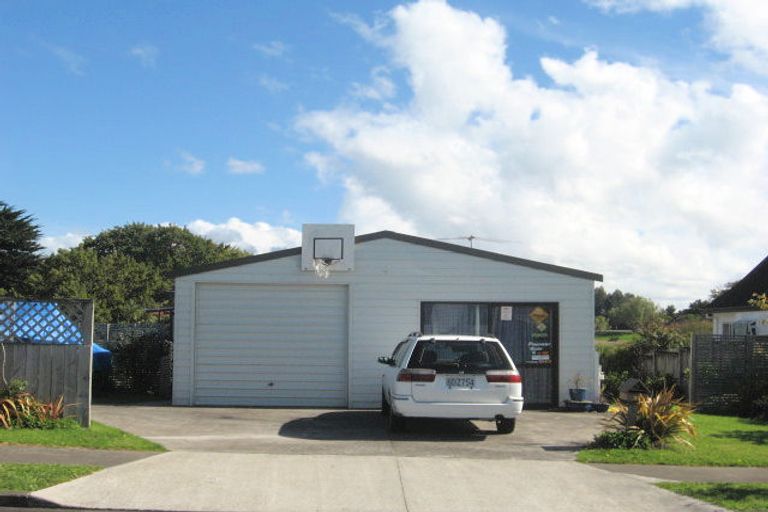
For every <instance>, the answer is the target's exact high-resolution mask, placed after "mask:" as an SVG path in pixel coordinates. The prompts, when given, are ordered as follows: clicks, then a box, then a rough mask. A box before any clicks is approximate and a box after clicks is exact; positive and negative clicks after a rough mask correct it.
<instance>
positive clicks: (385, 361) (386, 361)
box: [377, 356, 395, 366]
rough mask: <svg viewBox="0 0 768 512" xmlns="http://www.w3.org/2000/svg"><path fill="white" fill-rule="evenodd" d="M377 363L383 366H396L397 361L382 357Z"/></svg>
mask: <svg viewBox="0 0 768 512" xmlns="http://www.w3.org/2000/svg"><path fill="white" fill-rule="evenodd" d="M377 361H378V362H379V363H381V364H385V365H387V366H395V360H394V359H393V358H391V357H388V356H381V357H379V358H378V359H377Z"/></svg>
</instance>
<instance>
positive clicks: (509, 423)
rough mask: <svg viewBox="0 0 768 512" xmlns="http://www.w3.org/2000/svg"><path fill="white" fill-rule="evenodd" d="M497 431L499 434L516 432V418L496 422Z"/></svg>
mask: <svg viewBox="0 0 768 512" xmlns="http://www.w3.org/2000/svg"><path fill="white" fill-rule="evenodd" d="M496 431H497V432H498V433H499V434H511V433H512V432H514V431H515V418H501V419H498V420H496Z"/></svg>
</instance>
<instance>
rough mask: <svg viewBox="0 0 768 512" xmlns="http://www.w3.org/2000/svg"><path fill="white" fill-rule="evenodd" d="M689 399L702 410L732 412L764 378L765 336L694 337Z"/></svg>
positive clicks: (766, 366)
mask: <svg viewBox="0 0 768 512" xmlns="http://www.w3.org/2000/svg"><path fill="white" fill-rule="evenodd" d="M692 348H693V353H692V355H691V361H692V369H691V378H692V387H693V390H692V393H691V399H692V401H693V402H695V403H697V404H699V408H700V409H701V410H704V411H710V412H722V413H732V412H734V411H735V410H736V408H737V407H738V405H739V402H740V398H741V396H742V395H743V394H745V393H748V390H749V389H750V388H751V387H754V386H755V385H756V384H758V383H759V382H760V381H761V379H762V381H765V379H766V378H768V336H725V335H698V336H694V338H693V343H692Z"/></svg>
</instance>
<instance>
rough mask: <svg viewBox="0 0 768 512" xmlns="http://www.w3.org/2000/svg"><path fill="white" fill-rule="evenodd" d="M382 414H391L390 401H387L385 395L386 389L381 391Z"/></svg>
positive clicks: (385, 415)
mask: <svg viewBox="0 0 768 512" xmlns="http://www.w3.org/2000/svg"><path fill="white" fill-rule="evenodd" d="M381 415H382V416H384V417H385V418H386V417H387V416H389V402H387V398H386V397H385V396H384V390H382V391H381Z"/></svg>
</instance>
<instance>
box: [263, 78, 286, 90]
mask: <svg viewBox="0 0 768 512" xmlns="http://www.w3.org/2000/svg"><path fill="white" fill-rule="evenodd" d="M259 85H260V86H261V87H263V88H264V89H266V90H267V91H269V92H271V93H272V94H275V93H278V92H283V91H287V90H288V84H287V83H285V82H282V81H280V80H278V79H277V78H274V77H271V76H269V75H261V76H260V77H259Z"/></svg>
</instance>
